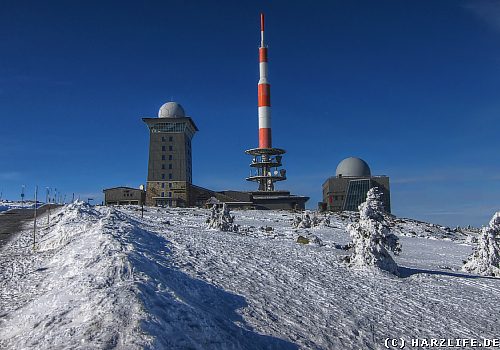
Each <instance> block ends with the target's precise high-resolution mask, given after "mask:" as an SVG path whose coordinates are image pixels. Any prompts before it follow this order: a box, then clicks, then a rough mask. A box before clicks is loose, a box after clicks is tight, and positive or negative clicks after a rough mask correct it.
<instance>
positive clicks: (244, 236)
mask: <svg viewBox="0 0 500 350" xmlns="http://www.w3.org/2000/svg"><path fill="white" fill-rule="evenodd" d="M208 214H209V212H208V211H207V210H202V209H157V208H147V211H146V212H145V215H144V218H141V216H140V212H139V211H137V210H136V209H135V208H133V207H128V208H104V207H96V208H91V207H88V206H86V205H83V204H78V205H71V206H69V207H68V208H65V209H64V210H61V212H60V215H59V216H58V218H57V222H56V221H54V223H53V224H52V226H51V227H48V228H46V229H44V230H42V232H41V235H42V237H41V241H42V242H41V243H40V245H39V247H38V249H37V252H36V253H35V254H32V252H31V248H30V244H29V239H30V236H29V232H26V233H25V234H24V235H21V236H19V238H18V239H17V240H13V241H11V242H9V244H8V245H7V246H6V247H4V249H3V250H1V251H0V264H1V265H0V269H1V272H0V274H1V275H0V276H1V285H0V298H1V299H0V307H1V311H0V348H4V347H5V348H9V349H10V348H12V349H18V348H26V349H62V348H81V349H87V348H88V349H91V348H119V349H135V348H153V349H167V348H168V349H186V348H191V349H296V348H303V349H370V348H371V349H382V348H384V346H383V341H384V339H385V338H399V337H405V338H406V339H411V338H416V337H418V338H477V339H481V338H483V337H484V338H495V337H498V334H500V311H499V309H498V307H497V305H499V303H500V280H499V279H490V278H480V277H477V276H473V275H468V274H465V273H462V272H459V271H458V270H459V269H460V267H461V265H462V260H463V259H465V258H466V257H467V256H468V254H470V252H471V246H470V245H467V244H465V243H464V241H463V240H456V239H449V238H448V239H428V238H422V237H406V236H410V234H409V233H408V232H400V233H403V234H404V235H405V236H404V237H401V241H402V245H403V251H402V253H401V256H399V257H397V258H396V262H397V263H398V264H399V265H400V266H404V268H402V271H403V275H404V278H398V277H394V276H390V275H389V274H385V273H373V272H370V271H363V270H353V269H350V268H348V267H346V266H345V264H344V263H343V262H342V261H341V258H342V257H343V256H345V255H346V254H347V253H346V252H345V251H343V250H340V249H336V246H337V247H338V246H339V245H341V244H345V243H347V242H348V241H349V237H348V234H347V233H346V232H345V226H346V224H347V223H348V221H346V220H341V219H340V217H336V216H332V218H331V226H332V227H321V228H313V229H308V230H305V229H298V230H295V229H291V221H292V219H293V215H292V214H289V213H284V212H276V211H264V212H262V211H235V212H233V213H232V214H233V215H235V216H236V219H235V223H237V224H240V225H242V230H240V231H244V232H241V233H230V232H220V231H216V230H209V229H206V228H205V220H206V218H207V217H208ZM422 225H423V224H422ZM417 226H418V225H416V226H415V227H412V230H414V231H417V229H418V227H417ZM259 227H263V229H259ZM265 227H272V228H273V230H271V229H268V230H267V231H266V230H265V229H264V228H265ZM425 230H427V231H429V232H430V231H432V230H433V228H432V227H428V226H425ZM427 231H426V232H427ZM308 232H309V233H311V234H314V235H316V236H317V237H319V238H320V239H321V240H322V242H323V244H322V245H302V244H298V243H296V238H297V236H298V235H304V236H307V235H308ZM396 233H397V234H398V232H396ZM417 233H418V232H417Z"/></svg>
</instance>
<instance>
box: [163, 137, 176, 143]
mask: <svg viewBox="0 0 500 350" xmlns="http://www.w3.org/2000/svg"><path fill="white" fill-rule="evenodd" d="M166 140H167V138H166V137H165V136H162V137H161V141H162V142H165V141H166ZM173 140H174V138H173V137H172V136H169V137H168V141H169V142H172V141H173Z"/></svg>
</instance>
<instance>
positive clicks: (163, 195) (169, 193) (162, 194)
mask: <svg viewBox="0 0 500 350" xmlns="http://www.w3.org/2000/svg"><path fill="white" fill-rule="evenodd" d="M161 196H162V197H165V192H162V193H161ZM168 197H172V192H168Z"/></svg>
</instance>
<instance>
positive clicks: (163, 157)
mask: <svg viewBox="0 0 500 350" xmlns="http://www.w3.org/2000/svg"><path fill="white" fill-rule="evenodd" d="M172 159H174V156H173V155H171V154H170V155H169V156H168V160H172ZM161 160H167V156H166V155H164V154H162V156H161Z"/></svg>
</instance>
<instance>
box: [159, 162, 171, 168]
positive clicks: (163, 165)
mask: <svg viewBox="0 0 500 350" xmlns="http://www.w3.org/2000/svg"><path fill="white" fill-rule="evenodd" d="M161 168H162V169H163V170H165V164H162V165H161ZM168 168H169V169H172V164H171V163H170V164H168Z"/></svg>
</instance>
